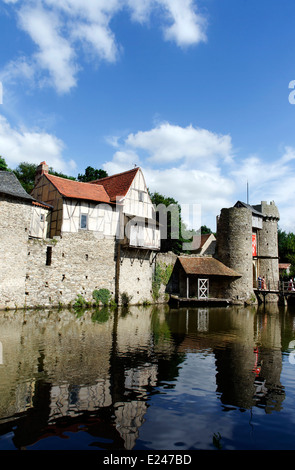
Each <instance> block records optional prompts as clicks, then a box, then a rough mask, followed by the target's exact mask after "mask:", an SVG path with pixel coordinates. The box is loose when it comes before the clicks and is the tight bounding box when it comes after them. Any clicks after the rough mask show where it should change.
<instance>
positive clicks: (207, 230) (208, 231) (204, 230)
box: [201, 225, 212, 235]
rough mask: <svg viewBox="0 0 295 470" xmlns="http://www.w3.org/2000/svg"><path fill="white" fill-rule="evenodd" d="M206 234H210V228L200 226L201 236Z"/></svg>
mask: <svg viewBox="0 0 295 470" xmlns="http://www.w3.org/2000/svg"><path fill="white" fill-rule="evenodd" d="M207 233H212V230H211V228H209V227H207V226H206V225H202V226H201V234H202V235H206V234H207Z"/></svg>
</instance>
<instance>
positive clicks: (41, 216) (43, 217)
mask: <svg viewBox="0 0 295 470" xmlns="http://www.w3.org/2000/svg"><path fill="white" fill-rule="evenodd" d="M40 221H41V222H44V221H45V216H44V214H40Z"/></svg>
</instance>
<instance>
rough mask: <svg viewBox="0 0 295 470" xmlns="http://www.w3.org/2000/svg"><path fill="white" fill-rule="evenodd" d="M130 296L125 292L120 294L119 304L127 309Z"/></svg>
mask: <svg viewBox="0 0 295 470" xmlns="http://www.w3.org/2000/svg"><path fill="white" fill-rule="evenodd" d="M131 299H132V295H128V294H127V292H122V294H121V304H122V305H123V307H127V305H129V303H130V302H131Z"/></svg>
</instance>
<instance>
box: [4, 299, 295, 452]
mask: <svg viewBox="0 0 295 470" xmlns="http://www.w3.org/2000/svg"><path fill="white" fill-rule="evenodd" d="M17 449H27V450H72V449H77V450H107V451H114V450H120V449H121V450H131V451H133V450H134V451H135V450H154V451H155V450H173V451H175V450H177V451H185V450H190V451H191V450H212V451H217V449H220V450H221V451H222V450H249V449H251V450H256V449H258V450H268V449H272V450H273V449H275V450H276V449H277V450H295V309H291V308H288V307H284V308H281V307H280V308H279V307H278V306H277V305H276V304H272V305H269V306H266V308H264V307H263V306H262V307H259V308H258V307H247V308H244V307H228V308H193V309H170V308H169V307H167V306H160V307H145V308H144V307H130V308H129V309H128V310H122V311H121V310H119V311H116V310H110V311H109V310H106V309H101V310H97V311H94V310H87V311H77V312H76V311H74V310H73V311H69V310H60V311H57V310H54V311H47V310H38V311H21V310H18V311H15V312H2V313H1V314H0V450H17Z"/></svg>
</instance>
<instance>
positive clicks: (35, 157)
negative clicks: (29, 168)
mask: <svg viewBox="0 0 295 470" xmlns="http://www.w3.org/2000/svg"><path fill="white" fill-rule="evenodd" d="M63 150H64V143H63V142H62V141H61V140H60V139H58V138H57V137H56V136H54V135H51V134H48V133H46V132H42V131H32V130H27V129H14V128H12V127H11V125H10V124H9V122H8V121H7V120H6V118H5V117H3V116H1V115H0V154H1V156H2V157H4V158H5V160H6V162H7V164H8V166H10V167H11V168H15V167H16V166H17V165H18V164H19V163H20V162H27V163H35V164H39V163H40V162H41V161H43V160H45V161H46V162H47V164H48V165H49V166H51V167H53V168H54V169H55V170H56V171H63V172H65V173H66V174H69V168H70V169H71V170H74V169H75V168H76V164H75V162H74V161H73V160H71V161H70V162H65V161H64V159H63V156H62V152H63Z"/></svg>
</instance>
